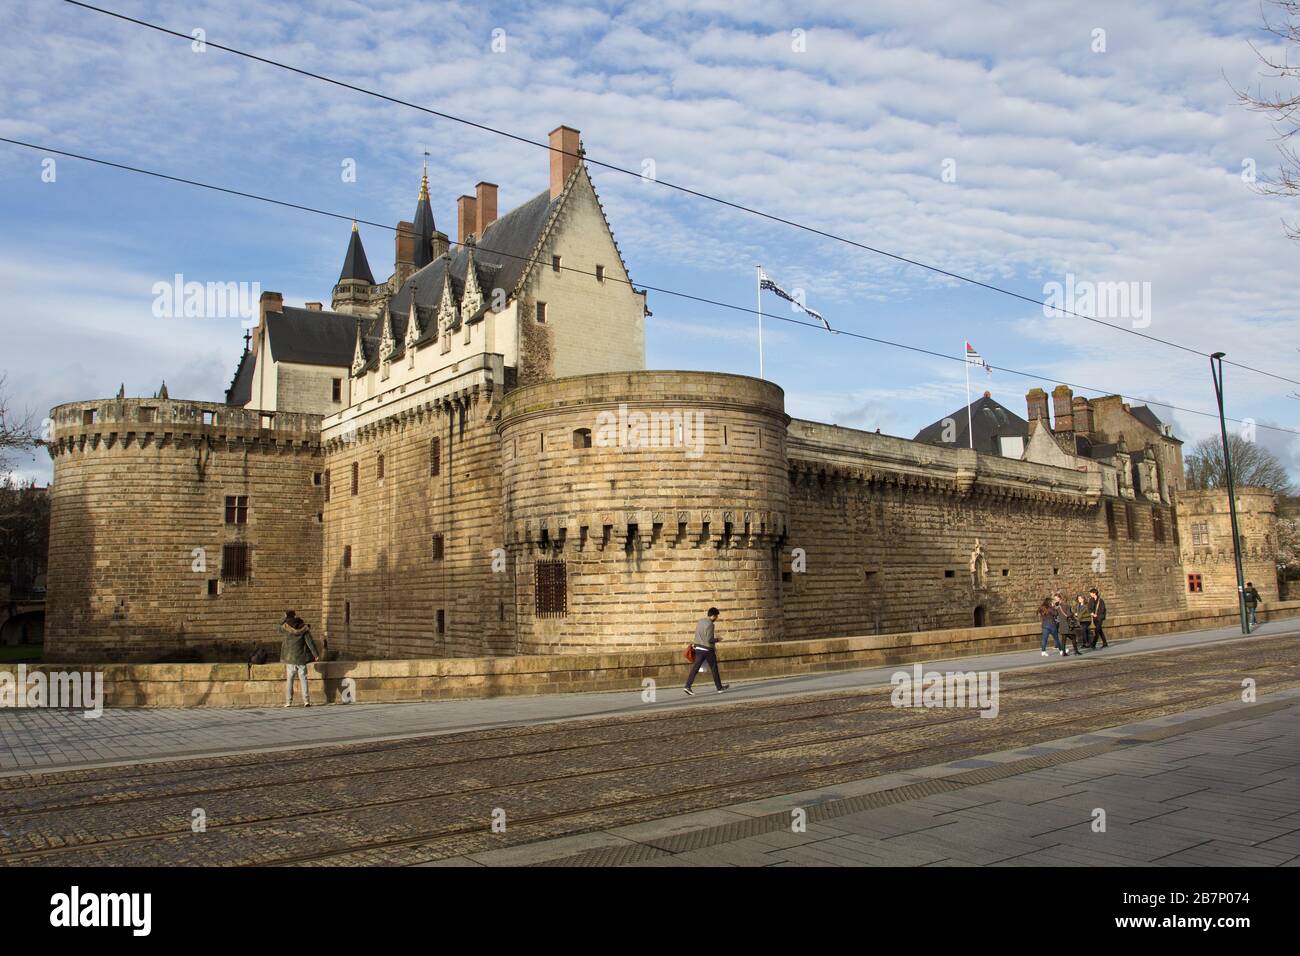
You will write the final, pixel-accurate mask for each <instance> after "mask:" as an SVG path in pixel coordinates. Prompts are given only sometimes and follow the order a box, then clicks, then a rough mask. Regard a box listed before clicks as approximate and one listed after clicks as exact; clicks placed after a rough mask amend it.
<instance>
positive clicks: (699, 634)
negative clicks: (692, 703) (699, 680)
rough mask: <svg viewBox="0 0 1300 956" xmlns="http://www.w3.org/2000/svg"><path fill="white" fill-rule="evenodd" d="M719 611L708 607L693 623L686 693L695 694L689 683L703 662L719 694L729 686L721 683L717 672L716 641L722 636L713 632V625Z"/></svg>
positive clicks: (692, 682) (693, 679)
mask: <svg viewBox="0 0 1300 956" xmlns="http://www.w3.org/2000/svg"><path fill="white" fill-rule="evenodd" d="M719 613H720V612H719V611H718V609H717V608H716V607H711V608H709V613H708V614H706V615H705V616H704V617H702V618H700V621H699V623H698V624H696V625H695V640H694V643H693V645H692V646H694V648H695V663H694V665H692V667H691V676H690V677H688V678H686V693H687V694H689V695H690V696H692V697H694V696H695V691H693V690H691V685H692V684H694V683H695V675H696V674H698V673H699V672H700V670H701V668H703V667H704V665H705V664H708V665H709V670H711V671H712V672H713V686H715V687H716V688H718V693H719V694H721V693H722V692H723V691H724V690H726V689H727V688H728V687H730V686H731V685H730V684H724V683H722V677H721V676H720V675H719V674H718V647H717V644H718V641H720V640H722V638H720V637H718V636H717V635H716V634H715V633H714V629H713V625H714V622H716V621H717V620H718V615H719Z"/></svg>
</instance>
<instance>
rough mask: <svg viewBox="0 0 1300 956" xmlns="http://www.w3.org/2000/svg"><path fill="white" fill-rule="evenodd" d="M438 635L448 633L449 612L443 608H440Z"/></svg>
mask: <svg viewBox="0 0 1300 956" xmlns="http://www.w3.org/2000/svg"><path fill="white" fill-rule="evenodd" d="M438 633H439V634H446V633H447V612H446V611H444V610H443V609H442V608H438Z"/></svg>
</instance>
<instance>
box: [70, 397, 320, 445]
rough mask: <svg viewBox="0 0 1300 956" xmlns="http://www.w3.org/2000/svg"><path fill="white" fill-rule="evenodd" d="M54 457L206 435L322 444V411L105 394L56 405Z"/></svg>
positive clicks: (246, 441)
mask: <svg viewBox="0 0 1300 956" xmlns="http://www.w3.org/2000/svg"><path fill="white" fill-rule="evenodd" d="M50 422H51V428H50V436H49V439H48V443H47V446H46V447H47V448H48V450H49V453H50V455H51V457H55V456H57V455H60V454H64V453H68V452H72V451H84V450H85V449H86V447H87V446H89V447H90V448H91V449H98V448H113V447H115V446H116V447H121V448H128V447H131V446H133V445H135V446H138V447H149V446H156V447H164V446H166V445H178V446H184V445H189V444H191V443H195V442H200V441H203V440H206V441H209V442H219V443H225V444H235V445H263V446H268V447H275V448H286V449H288V448H301V449H306V450H309V451H315V450H317V449H318V448H319V447H320V429H321V416H320V415H308V414H304V413H302V412H262V411H258V410H256V409H249V408H235V407H232V406H230V405H225V404H222V403H220V402H195V401H179V400H172V399H166V398H105V399H98V400H94V401H84V402H69V403H67V404H64V405H57V406H55V407H54V408H53V409H51V410H50Z"/></svg>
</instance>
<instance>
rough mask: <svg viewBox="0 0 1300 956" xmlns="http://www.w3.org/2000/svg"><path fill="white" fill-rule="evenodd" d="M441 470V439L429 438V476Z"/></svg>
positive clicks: (435, 474)
mask: <svg viewBox="0 0 1300 956" xmlns="http://www.w3.org/2000/svg"><path fill="white" fill-rule="evenodd" d="M441 471H442V439H441V438H430V439H429V477H430V478H433V477H436V476H437V475H438V474H439V473H441Z"/></svg>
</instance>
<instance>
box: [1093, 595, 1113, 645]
mask: <svg viewBox="0 0 1300 956" xmlns="http://www.w3.org/2000/svg"><path fill="white" fill-rule="evenodd" d="M1088 595H1089V601H1088V616H1089V617H1091V618H1092V632H1093V635H1094V636H1093V638H1092V644H1091V646H1092V647H1096V646H1097V642H1098V641H1101V646H1102V647H1110V644H1109V643H1107V641H1106V631H1105V629H1104V628H1103V627H1102V625H1103V624H1105V623H1106V602H1105V601H1104V600H1102V597H1101V594H1100V593H1099V592H1098V591H1097V589H1096V588H1090V589H1089V591H1088Z"/></svg>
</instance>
